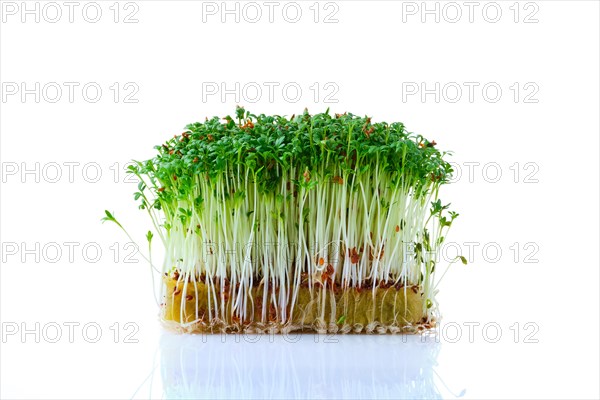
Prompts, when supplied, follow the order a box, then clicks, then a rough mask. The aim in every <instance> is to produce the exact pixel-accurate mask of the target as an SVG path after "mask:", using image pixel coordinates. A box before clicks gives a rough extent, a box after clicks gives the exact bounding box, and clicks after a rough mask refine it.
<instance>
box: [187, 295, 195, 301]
mask: <svg viewBox="0 0 600 400" xmlns="http://www.w3.org/2000/svg"><path fill="white" fill-rule="evenodd" d="M193 298H194V296H192V295H191V294H188V295H187V296H185V299H186V300H187V301H190V300H192V299H193Z"/></svg>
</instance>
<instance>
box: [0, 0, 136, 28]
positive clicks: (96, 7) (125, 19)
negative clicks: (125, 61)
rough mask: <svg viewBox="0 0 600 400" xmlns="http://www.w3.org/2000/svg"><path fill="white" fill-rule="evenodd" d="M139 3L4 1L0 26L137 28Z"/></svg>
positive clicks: (1, 5)
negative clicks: (80, 24) (108, 25)
mask: <svg viewBox="0 0 600 400" xmlns="http://www.w3.org/2000/svg"><path fill="white" fill-rule="evenodd" d="M139 12H140V3H139V2H135V1H98V2H96V1H84V2H80V1H3V2H1V3H0V13H1V14H2V16H1V18H0V20H1V21H2V23H3V24H32V23H36V24H40V23H46V24H58V23H67V24H73V23H78V22H84V23H89V24H96V23H98V22H101V21H109V22H112V23H115V24H118V23H123V24H137V23H138V22H139Z"/></svg>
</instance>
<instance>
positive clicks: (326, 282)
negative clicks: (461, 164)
mask: <svg viewBox="0 0 600 400" xmlns="http://www.w3.org/2000/svg"><path fill="white" fill-rule="evenodd" d="M156 150H157V154H156V156H155V157H154V158H152V159H150V160H147V161H140V162H136V163H135V165H133V166H132V167H130V172H131V173H133V174H135V175H136V176H137V178H138V179H139V185H138V191H137V192H136V193H135V194H134V197H135V199H136V200H137V201H139V207H140V209H142V210H144V211H145V212H146V213H147V214H148V216H149V218H150V221H151V223H152V231H149V232H148V236H147V239H148V244H149V245H150V244H152V246H155V243H154V242H156V241H157V240H159V241H160V242H161V244H162V246H163V248H164V259H163V260H162V267H156V266H153V268H155V269H156V270H162V271H161V277H162V279H161V281H160V284H161V290H162V293H161V298H162V300H161V304H160V315H161V319H162V321H163V322H164V324H165V325H166V326H168V327H171V328H173V329H175V330H177V331H181V332H290V331H317V332H339V333H350V332H356V333H358V332H365V333H397V332H417V331H419V330H423V329H427V328H430V327H432V326H434V325H435V322H436V319H437V318H438V305H437V301H436V298H435V296H436V293H437V288H436V287H437V283H438V281H439V278H440V276H439V274H438V262H439V260H438V257H437V256H438V254H439V249H440V246H441V245H442V243H443V241H444V238H445V237H446V235H447V233H448V230H449V229H450V227H451V225H452V223H453V221H454V219H455V218H456V217H457V215H458V214H456V213H454V212H452V211H449V210H448V205H444V204H443V203H442V202H441V200H440V199H439V189H440V187H441V186H442V185H444V184H446V183H448V180H449V178H450V176H451V173H452V168H451V166H450V164H449V163H448V162H447V161H446V160H445V158H446V156H447V154H448V153H446V152H442V151H440V150H438V148H437V144H436V143H435V141H430V140H427V139H425V138H424V137H422V136H420V135H415V134H412V133H410V132H408V131H407V130H406V129H405V127H404V125H403V124H402V123H399V122H395V123H386V122H372V121H371V118H369V117H360V116H357V115H353V114H350V113H344V114H333V115H331V114H330V113H329V110H327V112H325V113H321V114H315V115H311V114H309V113H308V111H306V110H305V111H304V112H303V113H301V114H299V115H293V116H291V117H284V116H278V115H272V116H270V115H264V114H261V115H254V114H252V113H250V112H248V111H246V110H244V109H243V108H239V107H238V108H237V110H236V113H235V116H234V117H230V116H227V117H225V118H218V117H215V118H212V119H206V120H205V121H204V122H202V123H194V124H190V125H188V126H186V128H185V130H184V131H183V132H181V133H179V134H177V135H175V136H174V137H172V138H171V139H169V140H167V141H166V142H165V143H163V144H161V145H159V146H156ZM105 219H106V220H111V221H113V222H116V223H117V224H119V223H118V222H117V221H116V220H115V219H114V217H113V216H112V214H110V213H108V212H107V217H106V218H105ZM119 226H121V225H120V224H119ZM150 248H151V247H150ZM149 261H150V260H149ZM151 264H152V263H151Z"/></svg>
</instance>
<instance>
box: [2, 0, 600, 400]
mask: <svg viewBox="0 0 600 400" xmlns="http://www.w3.org/2000/svg"><path fill="white" fill-rule="evenodd" d="M0 3H1V6H2V9H1V10H2V24H1V26H0V36H1V38H0V58H1V59H0V81H1V82H2V102H1V103H0V107H1V110H0V131H1V143H0V146H1V153H0V155H1V162H2V191H1V195H0V199H1V219H0V220H1V235H2V237H1V241H2V260H1V261H2V266H1V268H0V273H1V276H0V277H1V284H0V285H1V286H0V299H1V304H0V311H1V315H0V318H1V322H2V341H1V343H0V346H1V347H0V352H1V360H0V367H1V369H0V387H1V391H0V396H1V397H2V398H63V399H66V398H79V399H82V398H131V397H136V398H138V397H139V398H148V397H153V398H154V397H177V396H183V397H189V396H192V397H195V396H200V397H209V398H210V397H217V396H223V397H240V396H247V397H267V396H274V397H295V396H304V397H306V396H308V397H332V396H335V397H405V396H406V397H426V398H431V397H443V398H453V397H454V396H458V395H462V396H463V397H465V398H571V399H575V398H598V397H599V396H600V393H599V386H598V376H599V361H598V360H599V345H598V338H599V325H598V323H599V321H598V315H599V309H598V308H599V297H598V293H599V287H598V286H599V272H598V271H599V258H598V242H599V241H598V239H599V237H598V233H599V230H598V221H599V215H598V204H599V198H598V182H599V176H598V171H599V165H598V156H599V155H598V148H599V143H598V133H599V117H598V110H599V108H600V107H599V48H600V44H599V36H600V33H599V4H598V2H595V1H569V2H566V1H564V2H563V1H537V2H529V3H527V2H520V3H518V4H516V5H515V4H514V2H513V1H500V2H497V3H493V4H491V5H490V4H489V3H487V2H479V3H477V4H476V5H475V8H474V9H473V14H472V19H473V20H472V22H471V21H470V20H469V6H468V5H465V4H464V3H463V2H457V3H451V4H450V5H448V3H445V2H428V3H427V5H426V6H424V5H422V3H421V2H416V3H410V2H393V1H382V2H368V3H367V2H363V1H337V2H330V4H325V2H322V3H320V4H318V5H317V7H315V6H314V5H313V3H314V2H312V1H310V2H299V3H297V4H298V5H299V7H300V9H301V10H302V15H301V17H300V20H299V21H298V22H296V23H292V22H289V20H290V19H293V18H294V17H295V13H294V9H293V8H290V7H293V5H292V6H288V8H287V9H286V10H287V11H288V14H285V16H284V15H282V10H283V7H284V6H285V5H286V4H287V3H285V2H281V3H280V4H279V5H278V6H277V7H275V9H274V14H273V22H270V21H269V15H268V12H269V8H268V7H267V6H266V5H265V4H264V3H262V2H259V3H255V4H258V7H259V8H260V9H261V11H262V18H261V19H260V20H259V21H258V22H255V23H252V22H251V21H249V19H253V18H254V17H255V10H256V8H252V9H250V8H248V6H246V8H244V5H245V3H238V6H237V7H238V10H239V13H238V16H239V22H236V21H235V18H236V15H235V14H231V15H225V17H226V21H225V22H224V23H223V22H222V21H221V13H220V12H221V11H222V8H223V6H222V4H221V2H217V3H210V4H209V3H206V2H205V3H202V2H195V1H180V2H168V3H167V2H163V1H136V2H130V4H125V3H126V2H121V3H120V4H117V6H116V7H115V6H114V5H113V4H114V2H113V1H106V2H105V1H99V2H97V4H98V7H99V8H100V9H101V10H102V15H101V16H100V18H99V21H98V22H96V23H92V22H88V21H89V20H92V19H94V18H95V8H94V7H95V6H94V5H92V6H87V8H86V10H87V14H83V15H82V10H83V8H84V6H86V4H88V3H86V2H80V3H79V4H78V5H76V7H75V8H74V13H73V22H70V21H69V8H68V7H67V6H66V5H64V4H63V3H62V2H58V3H54V4H57V7H58V9H59V10H61V12H62V17H61V18H60V20H58V21H57V22H55V23H52V22H51V21H50V20H53V19H55V17H56V9H57V8H56V7H54V4H53V5H51V6H46V4H47V2H37V4H38V5H37V7H38V10H39V12H38V17H39V22H36V20H35V19H36V14H35V13H33V14H24V15H23V14H22V12H23V7H28V9H31V10H35V7H36V5H35V3H36V2H27V5H26V6H24V5H22V4H21V2H7V1H2V2H0ZM8 3H10V4H8ZM436 4H437V6H436ZM44 6H46V7H45V8H44ZM111 7H112V8H111ZM228 7H229V8H230V9H234V7H235V5H234V3H233V2H230V3H228ZM310 7H312V9H311V8H310ZM424 7H427V8H428V9H430V10H435V7H438V8H437V10H438V15H437V17H438V20H439V22H436V15H435V14H425V15H422V11H423V8H424ZM316 8H318V9H319V11H320V12H319V15H318V16H317V21H318V22H316V23H315V21H314V19H315V12H314V10H315V9H316ZM116 9H118V10H119V11H120V12H119V15H118V16H116V15H115V10H116ZM215 9H216V11H217V13H216V14H214V15H212V14H211V13H210V12H207V11H213V10H215ZM484 9H485V10H486V11H485V12H484V11H483V10H484ZM497 9H500V10H501V15H499V16H498V17H497V15H496V10H497ZM244 10H245V11H246V13H244ZM456 10H459V11H460V12H461V18H460V19H459V20H458V21H456V22H452V20H453V19H455V18H456V15H457V14H456ZM517 10H518V11H519V12H518V15H517V14H516V11H517ZM132 13H133V15H131V16H130V18H129V20H130V22H132V23H125V21H124V19H125V17H126V16H128V15H129V14H132ZM331 13H334V14H333V15H331V16H330V18H329V22H330V23H325V21H324V19H325V17H326V16H327V15H329V14H331ZM22 17H23V18H25V22H23V21H22ZM115 17H116V18H117V21H118V22H116V23H115V22H114V19H115ZM422 17H423V18H425V22H423V21H422ZM86 18H87V19H88V20H86ZM286 18H287V19H288V20H286ZM494 19H498V21H497V22H493V20H494ZM515 19H516V20H517V22H515ZM133 20H137V22H134V21H133ZM336 20H337V22H335V21H336ZM36 82H38V83H39V85H40V90H39V92H38V94H39V96H40V98H39V102H36V98H35V97H36V94H35V93H30V94H27V95H25V96H24V97H22V96H21V95H22V91H21V90H22V89H23V87H21V84H22V83H23V84H25V89H35V85H36ZM53 82H54V83H55V84H54V83H53ZM65 82H73V85H75V84H78V85H79V86H73V87H74V92H73V95H74V97H73V99H72V100H73V101H72V102H71V101H69V91H68V87H67V86H65V84H64V83H65ZM115 82H117V83H118V87H119V88H120V90H119V93H118V96H117V98H116V100H117V102H115V97H114V96H115V90H114V88H116V86H113V85H114V84H115ZM265 82H270V83H269V84H268V85H278V86H274V87H275V90H274V93H273V98H272V99H270V98H269V93H268V86H266V84H265ZM465 82H470V83H469V84H468V85H471V86H472V87H473V88H474V92H473V97H472V99H469V90H468V87H469V86H466V85H465ZM88 83H95V84H96V85H98V86H100V87H101V89H102V95H101V97H100V98H99V100H98V101H97V102H95V103H94V102H91V99H89V98H88V99H86V98H84V97H83V94H82V87H83V86H84V85H86V84H88ZM127 83H130V85H129V86H127V87H125V85H126V84H127ZM222 83H223V84H224V85H225V86H226V88H228V89H233V90H234V93H233V94H228V95H227V94H226V95H225V98H222V96H221V95H222V92H221V91H220V85H221V84H222ZM236 83H238V84H239V87H240V90H239V91H238V92H237V93H235V87H236V86H235V85H236ZM315 83H317V86H314V84H315ZM328 83H329V86H327V87H326V86H325V85H326V84H328ZM421 83H424V85H425V89H429V90H431V89H435V87H436V86H435V85H436V83H439V87H440V89H439V92H438V94H439V99H437V100H438V101H437V102H436V98H435V96H436V94H435V93H434V92H435V90H434V92H431V93H430V94H427V95H426V96H425V97H424V98H422V97H421V92H420V91H419V92H418V93H417V94H411V93H412V92H411V91H410V90H412V89H414V88H419V90H421V88H420V85H421ZM515 83H517V85H516V86H515ZM286 84H288V86H296V87H300V88H301V90H302V95H301V96H300V97H299V99H297V101H295V99H294V98H293V97H294V96H295V93H294V92H293V90H292V89H290V91H289V92H287V97H286V96H284V93H282V88H283V86H284V85H286ZM256 85H258V86H259V87H261V88H262V97H261V98H260V99H259V100H258V101H256V102H253V101H254V97H255V92H253V91H247V92H244V91H243V88H244V87H246V88H247V89H248V90H251V89H252V88H253V87H256ZM485 85H487V86H486V87H488V88H490V87H491V89H489V91H487V92H485V93H483V92H482V88H483V87H484V86H485ZM526 85H527V86H526ZM44 86H46V91H44V89H43V88H44ZM56 86H60V87H62V97H61V98H60V99H59V100H57V101H56V102H55V103H53V102H51V101H53V99H55V97H56V92H55V91H54V90H55V88H56ZM457 86H458V87H460V88H461V89H462V96H461V97H460V99H457V98H456V95H457V93H456V91H455V89H456V87H457ZM110 87H112V88H113V90H111V89H110ZM214 87H217V88H219V93H217V94H211V93H212V92H207V90H206V89H207V88H214ZM311 87H312V88H313V89H311ZM315 87H319V93H318V96H317V98H316V99H315V90H314V88H315ZM444 87H445V88H446V89H445V91H444ZM495 87H500V88H501V90H502V93H501V95H500V96H499V97H498V98H496V93H495V92H494V88H495ZM517 87H518V88H519V92H518V94H517V93H515V92H516V88H517ZM135 88H137V89H139V90H137V92H136V93H135V94H134V95H133V96H132V97H130V98H128V99H126V98H125V96H126V95H127V94H129V93H132V91H133V89H135ZM332 88H333V89H332ZM511 88H512V89H511ZM17 89H18V92H16V93H15V90H17ZM334 89H335V91H336V93H335V94H333V96H332V97H329V98H326V97H325V95H327V94H331V93H332V92H333V91H334ZM34 92H35V90H34ZM13 93H14V94H13ZM236 94H237V95H239V96H240V98H238V99H236V98H235V97H236ZM88 95H89V96H90V97H94V96H95V94H94V92H93V90H92V89H90V92H88ZM485 96H487V97H485ZM515 96H516V97H515ZM125 100H137V102H135V103H130V102H126V101H125ZM332 100H336V101H337V102H331V101H332ZM454 100H457V101H455V102H454ZM496 100H497V101H496ZM236 104H240V105H244V106H246V108H247V109H250V110H251V111H252V112H254V113H266V114H269V113H273V114H285V115H288V116H289V115H291V114H293V113H296V114H297V113H300V112H302V110H303V109H304V107H308V109H309V111H311V112H320V111H324V110H325V109H326V108H327V107H330V108H331V110H332V112H338V113H342V112H344V111H351V112H353V113H356V114H367V115H369V116H373V118H374V119H375V120H378V121H381V120H385V121H389V122H391V121H402V122H404V123H405V124H406V126H407V127H408V129H409V130H410V131H414V132H417V133H421V134H423V135H424V136H425V137H427V138H430V139H434V140H436V142H437V143H438V144H439V147H440V148H441V149H446V150H453V151H454V156H453V158H452V160H453V162H456V163H458V165H459V167H460V169H459V170H460V172H461V176H460V178H459V179H458V180H457V182H455V183H453V184H452V185H449V186H447V187H445V188H444V191H443V196H442V199H443V200H444V201H446V202H451V203H452V206H453V208H454V209H455V210H456V211H458V212H459V213H460V217H459V219H458V220H457V221H456V223H455V226H454V227H453V228H452V232H451V234H450V237H449V238H448V239H447V240H448V241H450V242H453V243H456V245H457V246H458V247H459V248H460V251H461V252H462V253H463V255H465V256H467V258H469V261H470V263H469V265H467V266H463V265H462V264H461V265H458V264H455V265H453V266H452V267H451V269H450V271H449V272H448V274H447V275H446V277H445V278H444V282H443V283H442V285H441V292H440V294H439V296H438V300H439V301H440V304H441V312H442V314H443V321H442V324H441V326H442V328H441V331H440V332H439V336H438V338H441V339H440V340H439V343H436V341H435V340H434V341H433V342H432V341H427V342H426V343H424V344H423V343H421V341H420V339H419V338H410V339H408V340H407V342H406V343H403V342H402V341H401V340H400V339H399V338H398V337H395V338H394V337H327V338H320V337H314V336H312V335H308V336H305V337H302V338H301V339H300V341H299V342H297V343H294V340H287V341H286V340H283V339H282V338H268V337H263V338H260V339H259V341H258V343H251V342H250V341H249V340H247V338H243V339H242V340H241V341H240V343H236V342H235V339H234V338H233V337H227V338H225V339H223V338H220V337H218V336H217V337H209V338H201V337H185V336H176V335H170V334H167V333H165V332H164V331H163V330H162V328H161V327H160V326H159V323H158V320H157V307H156V306H155V304H154V300H153V299H152V286H151V277H150V273H149V270H148V266H147V264H145V263H144V262H143V260H142V259H141V257H140V256H139V255H134V256H133V260H139V262H138V263H131V262H127V261H130V260H129V259H127V258H126V256H127V255H128V254H129V253H130V252H131V249H130V248H127V247H125V246H126V245H127V242H129V240H128V239H127V238H126V237H124V235H123V234H122V232H120V231H119V230H118V229H117V227H116V226H114V225H108V224H104V225H102V224H101V223H100V218H101V217H102V216H103V211H104V209H109V210H111V211H114V212H115V214H116V216H117V217H118V218H119V219H120V220H121V221H122V222H123V223H124V224H125V225H126V226H127V227H128V229H129V230H130V231H131V232H132V234H133V236H134V237H135V239H136V240H137V241H138V242H139V243H140V244H142V243H144V239H143V235H144V233H145V232H146V231H147V229H148V228H149V227H150V226H149V223H148V221H146V219H145V218H144V214H143V213H142V212H141V211H138V210H137V206H136V204H135V203H134V201H133V196H132V193H133V192H134V191H135V184H132V183H128V182H127V181H126V179H127V178H126V176H125V174H124V171H123V170H122V167H123V166H124V165H125V164H126V163H127V162H128V161H129V160H131V159H145V158H149V157H151V156H152V155H153V146H154V145H157V144H160V143H162V142H163V141H164V140H165V139H167V138H168V137H170V135H173V134H178V133H180V132H181V129H182V128H183V127H184V126H185V125H186V124H187V123H190V122H195V121H197V120H203V119H204V117H205V116H208V117H212V116H213V115H219V116H225V115H227V114H232V113H234V110H235V105H236ZM36 163H39V164H37V167H36ZM65 163H75V164H65ZM115 163H118V164H115ZM515 163H518V164H515ZM57 165H58V167H59V168H58V169H57ZM69 165H72V166H73V167H72V168H73V170H72V171H73V175H72V176H69V167H68V166H69ZM468 165H472V166H473V170H472V171H471V172H472V174H471V175H470V174H469V169H468ZM84 166H85V167H86V168H85V169H84ZM117 167H118V168H117ZM484 167H485V168H484ZM36 168H37V172H36ZM98 168H99V171H100V173H101V174H102V175H101V176H100V177H99V178H98V181H97V182H92V181H94V180H96V179H95V178H96V172H97V170H98ZM25 169H28V170H32V171H33V172H31V173H25V172H24V170H25ZM57 172H59V173H60V174H61V175H60V176H59V177H57V175H56V174H57ZM497 172H500V173H501V176H497ZM517 172H518V173H517ZM53 181H56V182H53ZM65 243H73V244H65ZM115 243H116V245H115ZM515 243H516V245H515ZM36 246H38V247H36ZM69 246H71V247H69ZM470 246H471V247H470ZM69 248H72V249H73V254H72V258H71V257H70V256H71V255H70V254H69ZM84 248H85V249H86V251H83V249H84ZM96 248H100V249H101V251H102V253H101V255H100V256H99V257H96V254H95V251H94V249H96ZM470 248H472V249H473V252H472V254H471V253H470V250H469V249H470ZM36 249H37V250H36ZM484 249H485V251H484ZM498 249H499V250H500V251H501V253H497V250H498ZM28 250H32V251H31V252H28ZM57 250H60V253H58V252H57ZM455 250H456V249H454V250H452V249H451V250H449V253H448V254H452V252H453V251H455ZM156 254H158V256H159V254H160V252H159V251H157V253H156ZM155 256H157V255H155ZM36 257H39V259H37V260H36ZM36 323H39V328H36ZM69 323H76V324H79V325H77V326H74V327H73V330H74V331H73V337H72V340H70V338H69V329H68V325H65V324H69ZM115 323H118V325H115ZM128 323H130V324H129V325H126V324H128ZM85 324H92V325H88V327H90V326H91V328H90V329H89V330H87V331H86V332H87V335H86V334H84V332H83V331H82V328H83V326H84V325H85ZM475 324H479V325H475ZM486 324H487V325H486ZM469 325H471V326H473V331H472V332H471V333H472V334H471V335H470V334H469V333H470V331H469ZM57 326H58V327H59V328H60V329H61V330H60V333H61V334H62V336H61V337H60V338H58V339H57V343H51V341H52V339H54V338H55V336H56V332H57V331H56V327H57ZM94 326H95V327H100V329H101V330H102V335H101V337H99V339H98V341H97V342H96V343H90V342H89V341H90V339H93V338H94V337H95V333H96V332H95V330H94ZM484 326H486V330H484V329H483V327H484ZM15 329H16V331H15ZM24 329H29V330H30V331H31V332H30V333H28V334H25V335H22V333H23V330H24ZM498 329H499V330H500V332H499V333H501V336H498V337H496V333H497V331H498ZM36 331H37V332H38V336H39V337H36V333H35V332H36ZM116 333H118V336H115V334H116ZM128 334H129V335H130V336H128V337H127V335H128ZM457 334H458V336H457ZM223 341H225V343H222V342H223ZM71 342H72V343H71ZM130 342H132V343H130ZM315 342H317V343H315ZM453 342H456V343H453Z"/></svg>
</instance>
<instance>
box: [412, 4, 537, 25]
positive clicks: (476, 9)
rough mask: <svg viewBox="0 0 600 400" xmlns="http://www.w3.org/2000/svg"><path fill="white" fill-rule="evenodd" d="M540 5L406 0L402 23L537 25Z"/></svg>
mask: <svg viewBox="0 0 600 400" xmlns="http://www.w3.org/2000/svg"><path fill="white" fill-rule="evenodd" d="M539 12H540V5H539V3H537V2H533V1H528V2H523V1H500V2H496V1H484V2H480V1H403V2H402V22H403V23H408V22H419V23H423V24H425V23H436V24H439V23H447V24H456V23H469V24H473V23H477V22H483V23H488V24H496V23H498V22H501V21H509V22H512V23H515V24H537V23H539V22H540V20H539Z"/></svg>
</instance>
